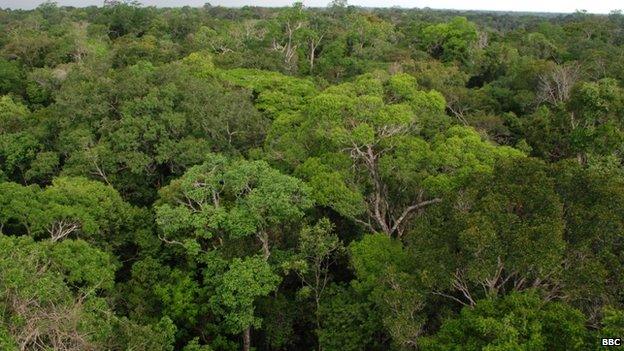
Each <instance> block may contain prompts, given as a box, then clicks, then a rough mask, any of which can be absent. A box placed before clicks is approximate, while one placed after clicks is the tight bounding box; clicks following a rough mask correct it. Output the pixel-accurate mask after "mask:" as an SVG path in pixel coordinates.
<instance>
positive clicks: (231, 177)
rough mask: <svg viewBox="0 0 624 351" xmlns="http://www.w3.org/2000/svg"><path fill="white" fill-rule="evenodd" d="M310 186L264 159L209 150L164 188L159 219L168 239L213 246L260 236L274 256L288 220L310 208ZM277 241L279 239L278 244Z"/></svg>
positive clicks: (265, 252) (265, 249)
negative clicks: (239, 157) (273, 246)
mask: <svg viewBox="0 0 624 351" xmlns="http://www.w3.org/2000/svg"><path fill="white" fill-rule="evenodd" d="M308 192H309V190H308V187H307V186H306V185H305V184H304V183H303V182H301V181H300V180H298V179H296V178H293V177H290V176H287V175H284V174H281V173H280V172H279V171H277V170H275V169H272V168H271V167H270V166H269V165H268V164H267V163H265V162H262V161H246V160H236V159H229V158H227V157H224V156H222V155H216V154H209V155H207V157H206V162H204V163H203V164H201V165H199V166H195V167H192V168H190V169H189V170H188V171H187V172H186V173H185V174H184V176H182V177H181V178H180V179H177V180H174V181H172V182H171V184H170V185H168V186H167V187H165V188H163V189H162V190H161V192H160V195H161V201H160V203H159V205H158V206H157V207H156V222H157V223H158V225H159V228H160V230H161V231H162V234H163V236H162V237H161V239H162V240H163V241H164V242H165V243H172V244H173V243H178V244H179V243H182V244H184V243H186V245H191V244H192V245H199V247H201V248H204V249H208V248H210V247H211V246H212V245H213V244H216V245H221V243H222V242H223V240H229V239H236V238H245V237H249V236H255V237H256V238H257V239H258V241H259V242H260V244H261V252H262V256H263V257H264V259H265V260H268V258H269V256H270V255H271V249H270V248H271V242H272V241H274V240H275V241H277V240H279V239H278V238H279V237H280V236H282V235H283V234H284V233H282V232H281V228H282V226H283V225H286V224H288V223H293V222H294V221H297V220H299V219H301V218H302V217H303V214H304V213H303V211H304V210H306V209H308V208H310V207H311V205H312V201H311V200H310V199H309V197H308ZM275 244H276V243H275Z"/></svg>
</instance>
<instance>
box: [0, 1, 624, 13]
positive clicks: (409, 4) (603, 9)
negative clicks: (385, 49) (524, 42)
mask: <svg viewBox="0 0 624 351" xmlns="http://www.w3.org/2000/svg"><path fill="white" fill-rule="evenodd" d="M44 2H45V1H43V0H0V8H5V9H13V10H17V9H20V10H32V9H34V8H36V7H37V6H39V5H41V4H42V3H44ZM55 2H56V3H57V4H58V5H59V6H71V7H88V6H102V5H103V0H59V1H55ZM329 2H330V0H306V1H303V4H304V6H306V7H312V8H323V7H326V6H327V5H328V3H329ZM617 2H619V1H614V0H606V1H600V2H599V3H595V2H594V3H592V2H590V1H584V0H576V1H562V0H555V1H551V2H548V3H544V2H540V1H537V0H529V1H525V2H523V3H518V2H514V1H509V0H507V1H497V2H495V3H494V2H492V1H486V0H476V1H473V2H471V3H470V4H471V6H465V2H464V1H460V0H438V1H435V0H434V1H432V0H419V1H410V0H393V2H386V1H382V0H352V1H349V5H353V6H358V7H363V8H393V7H395V8H402V9H426V8H429V9H432V10H441V11H444V10H446V11H453V10H454V11H486V12H520V13H553V14H568V13H574V12H577V11H586V12H588V13H592V14H609V13H612V12H614V11H619V10H622V9H623V8H624V5H621V4H617V5H616V3H617ZM140 3H141V4H142V5H143V6H155V7H163V8H170V7H184V6H190V7H201V6H203V5H204V4H206V3H210V4H211V5H212V6H222V7H229V8H241V7H244V6H255V7H285V6H290V5H291V4H292V3H293V1H290V0H264V1H249V0H216V1H214V0H213V1H206V0H185V1H176V0H144V1H140Z"/></svg>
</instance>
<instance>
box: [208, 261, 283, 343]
mask: <svg viewBox="0 0 624 351" xmlns="http://www.w3.org/2000/svg"><path fill="white" fill-rule="evenodd" d="M280 281H281V279H280V277H279V276H278V275H276V274H275V273H274V272H273V270H272V269H271V267H270V266H269V265H268V264H267V263H266V261H265V260H263V259H262V258H261V257H247V258H245V259H243V260H241V259H238V258H236V259H234V260H233V261H232V263H230V265H229V269H228V270H227V271H226V272H225V273H224V274H223V275H222V276H221V277H220V282H219V284H218V286H217V291H216V295H215V296H213V297H212V299H211V303H212V304H213V305H214V306H215V308H216V309H217V310H219V311H221V313H222V314H223V316H224V319H225V324H226V326H227V328H228V329H229V330H230V332H232V333H240V332H242V331H244V330H245V329H247V328H249V327H251V326H253V327H255V328H259V327H260V325H261V322H262V320H261V319H260V318H258V317H256V316H254V302H255V300H256V299H257V298H258V297H261V296H267V295H268V294H269V293H270V292H272V291H274V290H275V289H276V288H277V285H278V284H279V283H280Z"/></svg>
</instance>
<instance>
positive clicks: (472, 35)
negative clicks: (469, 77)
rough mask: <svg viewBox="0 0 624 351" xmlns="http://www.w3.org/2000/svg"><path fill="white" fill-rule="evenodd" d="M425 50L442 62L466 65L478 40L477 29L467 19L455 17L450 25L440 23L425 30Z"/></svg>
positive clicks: (423, 33) (423, 41)
mask: <svg viewBox="0 0 624 351" xmlns="http://www.w3.org/2000/svg"><path fill="white" fill-rule="evenodd" d="M422 36H423V39H422V43H423V45H424V48H426V50H427V51H428V52H429V53H430V54H431V55H432V56H433V57H435V58H437V59H441V60H442V61H454V60H457V61H459V62H462V63H466V62H467V61H468V60H469V58H470V56H469V55H470V51H471V49H472V45H473V44H474V43H475V42H476V40H477V28H476V26H475V24H474V23H472V22H469V21H468V19H467V18H465V17H455V18H453V19H452V20H451V21H450V22H448V23H439V24H434V25H431V26H428V27H426V28H424V29H423V32H422Z"/></svg>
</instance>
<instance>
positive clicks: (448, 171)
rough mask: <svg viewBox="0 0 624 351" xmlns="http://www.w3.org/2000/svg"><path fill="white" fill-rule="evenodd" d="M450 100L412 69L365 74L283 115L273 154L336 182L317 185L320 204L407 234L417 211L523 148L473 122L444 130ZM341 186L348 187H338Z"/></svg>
mask: <svg viewBox="0 0 624 351" xmlns="http://www.w3.org/2000/svg"><path fill="white" fill-rule="evenodd" d="M444 106H445V103H444V98H443V97H442V96H441V95H440V94H439V93H437V92H435V91H430V92H424V91H421V90H418V89H417V84H416V82H415V79H414V78H413V77H411V76H408V75H406V74H398V75H395V76H392V77H389V78H388V79H387V81H382V80H380V79H377V78H375V77H373V76H372V75H365V76H361V77H359V78H358V79H357V80H356V81H355V82H354V83H345V84H342V85H340V86H336V87H331V88H328V89H327V90H326V91H324V92H323V93H321V94H319V95H318V96H316V97H314V98H313V99H312V100H311V104H310V107H309V108H307V109H306V110H304V111H303V116H298V117H296V118H297V119H295V120H294V121H291V125H290V126H289V128H283V126H282V123H285V122H284V121H282V120H276V121H275V122H274V127H275V128H276V129H277V128H279V129H278V130H274V131H273V132H272V133H271V137H270V138H269V140H268V143H269V144H268V145H269V147H270V149H269V157H273V158H278V159H285V160H289V161H290V160H293V161H294V162H293V163H295V166H297V163H299V165H298V167H297V170H296V173H297V174H298V175H299V176H300V177H303V178H304V179H306V180H309V181H310V184H312V185H317V186H321V187H322V186H328V187H330V189H323V188H318V187H317V188H315V189H314V191H315V193H314V195H315V197H316V200H317V202H318V203H319V204H322V205H324V206H329V207H333V208H334V209H336V210H338V211H340V212H341V214H343V215H345V216H348V217H349V218H352V219H353V220H355V221H357V222H358V223H360V224H362V225H363V226H365V227H366V228H367V229H368V230H371V231H381V232H384V233H386V234H387V235H393V236H397V237H401V236H402V235H403V233H404V232H405V229H406V228H407V226H408V224H409V221H410V219H411V218H412V217H413V216H414V215H415V214H417V213H420V212H422V211H423V209H424V208H425V207H427V206H430V205H433V204H435V203H439V202H440V201H441V198H440V197H439V196H441V195H442V194H443V193H444V192H445V191H449V190H451V189H452V188H454V187H457V186H458V185H459V184H460V183H461V181H462V179H465V176H466V175H467V174H469V173H470V172H471V170H475V169H480V168H482V167H486V168H489V167H491V165H492V164H493V163H494V162H495V160H497V159H499V158H505V157H513V156H518V155H520V154H521V153H520V152H518V151H516V150H513V149H509V148H497V147H494V146H493V145H491V144H489V143H487V142H485V141H483V140H481V137H480V136H478V135H477V134H476V133H475V132H474V131H473V130H472V129H468V128H460V127H452V128H448V129H447V130H446V131H444V132H439V134H437V133H438V131H439V130H440V129H444V121H445V119H444V117H442V116H441V112H442V110H443V109H444ZM285 118H287V117H285ZM293 124H294V125H293ZM278 133H279V134H278ZM431 134H437V135H436V136H435V137H433V138H430V135H431ZM274 140H275V141H274ZM297 143H299V145H305V146H306V147H305V150H302V149H301V148H298V147H297ZM293 144H295V145H293ZM467 150H469V151H468V152H467ZM293 153H295V154H294V155H293ZM321 160H323V161H321ZM319 163H321V164H324V165H325V166H327V167H322V166H319V165H318V164H319ZM330 170H331V171H330ZM439 170H444V171H442V172H440V171H439ZM329 179H332V181H329ZM337 182H338V183H337ZM341 183H342V184H341ZM343 184H344V185H343ZM337 187H339V188H344V189H345V190H348V191H341V192H339V193H336V192H333V191H332V189H336V188H337ZM362 203H363V204H364V206H361V205H362ZM345 209H348V210H350V212H346V211H344V210H345ZM363 214H365V215H364V216H362V215H363ZM362 217H363V218H362Z"/></svg>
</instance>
